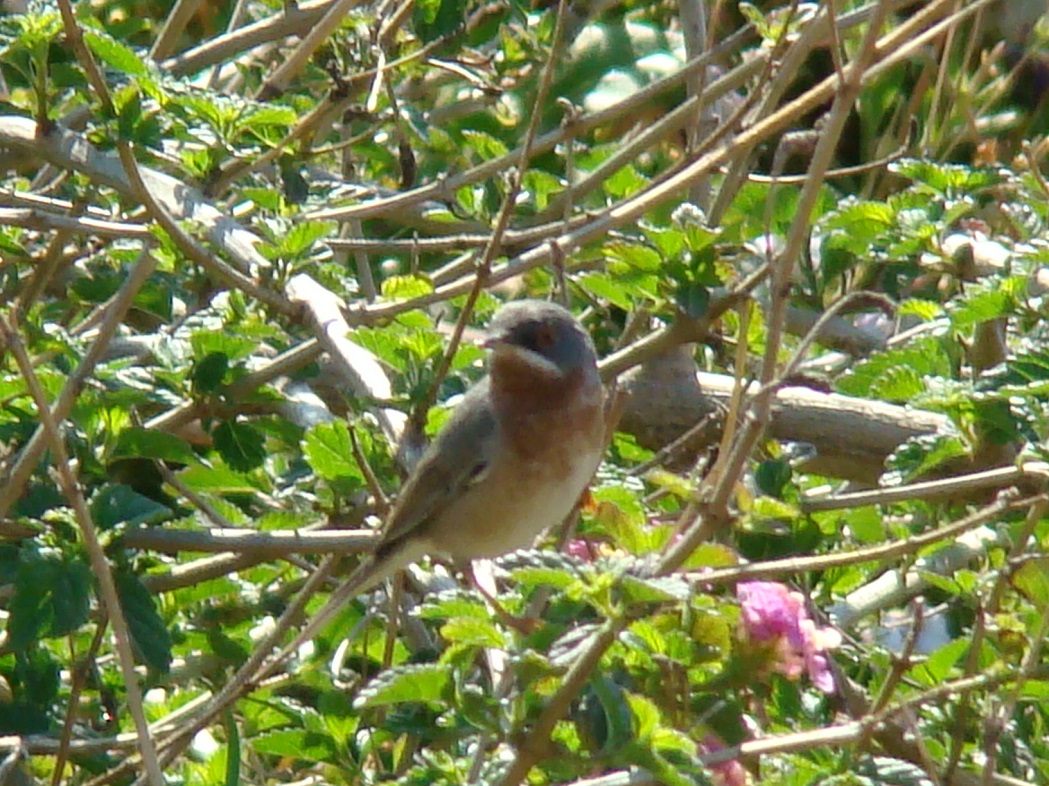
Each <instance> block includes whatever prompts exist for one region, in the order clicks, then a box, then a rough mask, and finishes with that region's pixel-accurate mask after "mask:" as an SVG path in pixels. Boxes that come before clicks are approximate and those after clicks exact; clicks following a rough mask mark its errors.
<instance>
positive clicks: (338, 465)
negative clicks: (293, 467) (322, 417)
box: [302, 420, 363, 481]
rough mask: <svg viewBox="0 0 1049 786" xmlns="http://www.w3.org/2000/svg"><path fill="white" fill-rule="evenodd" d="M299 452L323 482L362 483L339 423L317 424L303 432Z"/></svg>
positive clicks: (343, 426)
mask: <svg viewBox="0 0 1049 786" xmlns="http://www.w3.org/2000/svg"><path fill="white" fill-rule="evenodd" d="M302 452H303V455H305V456H306V460H307V461H308V462H309V463H310V466H311V467H313V471H314V472H316V473H317V474H318V475H319V476H320V477H322V478H324V479H325V480H329V481H331V480H337V479H339V478H354V479H358V480H363V475H362V474H361V469H360V467H358V466H357V462H356V460H355V459H354V457H353V442H352V440H351V439H350V429H349V427H348V426H347V425H346V424H345V423H344V422H343V421H341V420H334V421H332V422H330V423H320V424H318V425H316V426H314V427H312V428H311V429H310V430H309V431H307V432H306V436H305V438H303V440H302Z"/></svg>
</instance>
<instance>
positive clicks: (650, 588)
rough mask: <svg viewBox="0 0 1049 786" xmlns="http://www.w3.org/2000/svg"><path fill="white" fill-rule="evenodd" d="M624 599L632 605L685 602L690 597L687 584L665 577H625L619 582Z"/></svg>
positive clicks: (671, 577)
mask: <svg viewBox="0 0 1049 786" xmlns="http://www.w3.org/2000/svg"><path fill="white" fill-rule="evenodd" d="M620 589H621V590H622V592H623V595H624V597H625V598H626V599H627V600H629V601H631V602H633V603H665V602H667V601H685V600H688V598H689V596H690V595H691V592H692V591H691V589H690V588H689V585H688V582H686V581H683V580H681V579H677V578H674V577H673V576H667V577H664V578H642V577H640V576H632V575H629V574H627V575H625V576H623V577H622V579H621V580H620Z"/></svg>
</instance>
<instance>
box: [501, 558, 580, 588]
mask: <svg viewBox="0 0 1049 786" xmlns="http://www.w3.org/2000/svg"><path fill="white" fill-rule="evenodd" d="M496 564H497V565H498V566H499V567H500V568H502V569H503V570H505V571H507V572H508V573H509V574H510V575H511V577H513V579H514V581H516V582H518V583H519V584H523V585H525V586H528V587H536V586H539V585H542V584H545V585H548V586H551V587H554V588H556V589H561V590H563V589H566V588H567V587H570V586H572V585H573V584H574V583H575V582H577V581H579V579H580V577H581V574H582V570H581V568H582V562H581V561H580V560H577V559H576V558H575V557H571V556H569V555H568V554H562V553H559V552H556V551H540V550H535V549H533V550H531V551H515V552H512V553H510V554H507V555H505V556H503V557H500V558H499V559H498V560H496Z"/></svg>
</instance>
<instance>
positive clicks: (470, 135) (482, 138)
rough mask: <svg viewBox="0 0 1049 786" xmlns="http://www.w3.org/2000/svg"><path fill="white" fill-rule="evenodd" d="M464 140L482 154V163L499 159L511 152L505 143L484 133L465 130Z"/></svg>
mask: <svg viewBox="0 0 1049 786" xmlns="http://www.w3.org/2000/svg"><path fill="white" fill-rule="evenodd" d="M463 138H464V139H465V140H466V141H467V142H469V144H470V147H472V148H473V149H474V150H475V151H477V153H479V154H480V156H481V160H482V161H488V160H489V159H492V158H499V157H501V156H505V155H506V154H507V153H508V152H509V150H508V148H507V147H506V144H505V143H504V142H503V141H501V140H499V139H496V138H495V137H494V136H492V135H491V134H486V133H485V132H484V131H477V130H475V129H469V128H465V129H463Z"/></svg>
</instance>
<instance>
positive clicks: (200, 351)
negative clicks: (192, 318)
mask: <svg viewBox="0 0 1049 786" xmlns="http://www.w3.org/2000/svg"><path fill="white" fill-rule="evenodd" d="M190 345H191V346H192V347H193V357H195V358H197V359H198V360H199V359H200V358H204V357H206V356H208V355H210V354H212V353H220V354H223V355H225V356H226V358H227V359H229V360H243V359H244V358H246V357H250V356H251V354H252V353H253V352H255V351H256V350H257V349H258V346H259V345H258V341H256V340H255V339H254V338H249V337H247V336H235V335H230V334H229V333H227V332H225V331H223V330H197V331H195V332H194V333H193V335H192V336H191V337H190Z"/></svg>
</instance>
